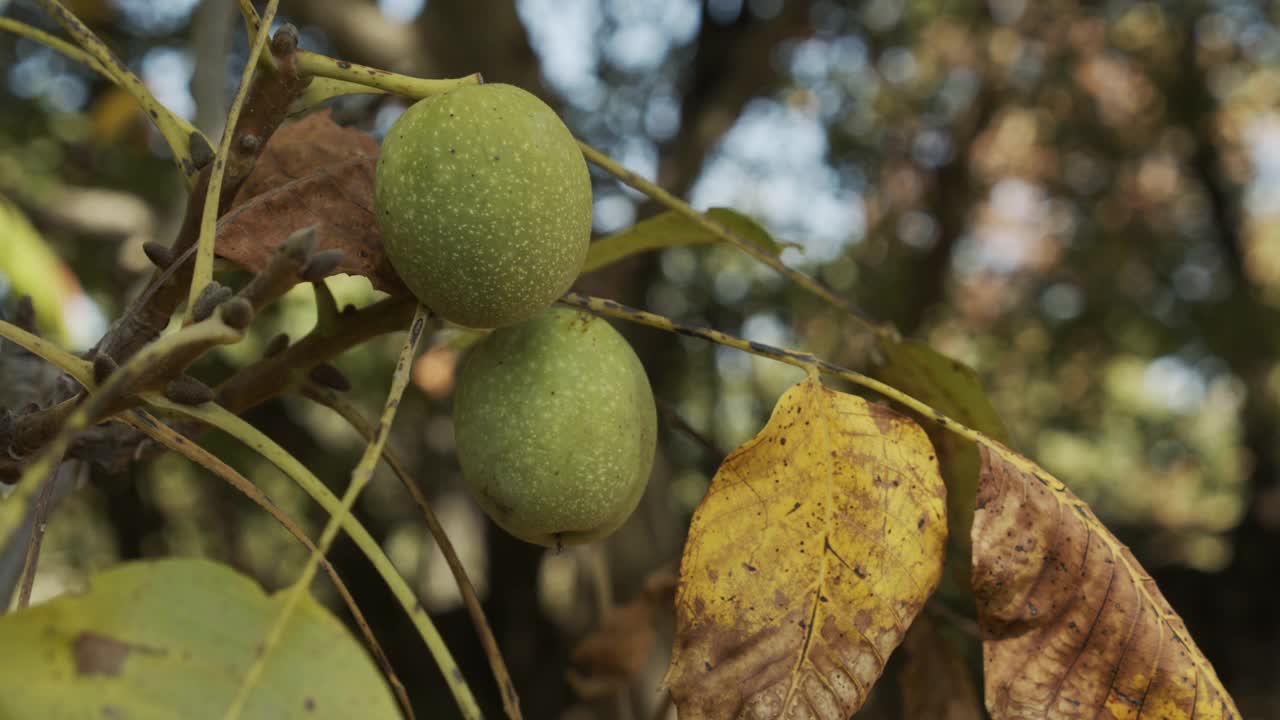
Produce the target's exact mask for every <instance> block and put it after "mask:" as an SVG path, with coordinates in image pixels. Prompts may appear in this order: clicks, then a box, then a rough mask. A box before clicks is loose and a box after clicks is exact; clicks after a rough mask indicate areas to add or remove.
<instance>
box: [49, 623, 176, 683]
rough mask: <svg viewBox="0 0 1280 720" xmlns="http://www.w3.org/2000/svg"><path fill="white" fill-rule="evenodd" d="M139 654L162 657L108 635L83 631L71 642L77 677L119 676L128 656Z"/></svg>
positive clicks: (159, 652)
mask: <svg viewBox="0 0 1280 720" xmlns="http://www.w3.org/2000/svg"><path fill="white" fill-rule="evenodd" d="M135 652H139V653H145V654H148V655H163V654H164V651H163V650H160V649H158V648H151V647H147V646H145V645H137V644H131V643H126V642H123V641H120V640H117V639H115V638H113V637H110V636H108V635H102V634H99V633H95V632H91V631H85V632H82V633H80V634H79V635H77V636H76V638H75V640H72V641H71V654H72V656H73V657H74V658H75V663H76V674H77V675H111V676H115V675H119V674H120V671H121V670H122V669H123V668H124V663H125V661H126V660H128V659H129V655H131V654H132V653H135Z"/></svg>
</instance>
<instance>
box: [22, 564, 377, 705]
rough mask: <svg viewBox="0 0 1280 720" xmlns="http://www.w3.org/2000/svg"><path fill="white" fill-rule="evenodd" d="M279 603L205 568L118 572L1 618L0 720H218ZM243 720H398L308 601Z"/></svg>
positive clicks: (337, 628)
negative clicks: (76, 591) (74, 593)
mask: <svg viewBox="0 0 1280 720" xmlns="http://www.w3.org/2000/svg"><path fill="white" fill-rule="evenodd" d="M282 602H283V595H275V596H270V597H269V596H267V595H266V594H264V593H263V592H262V590H261V589H260V588H259V587H258V586H257V585H256V584H255V583H254V582H253V581H252V580H250V579H248V578H246V577H244V576H242V575H239V574H237V573H236V572H234V571H232V570H231V569H229V568H227V567H226V566H223V565H219V564H217V563H213V562H209V561H207V560H191V559H181V560H178V559H169V560H160V561H156V562H137V563H130V564H126V565H122V566H120V567H117V568H114V569H112V570H109V571H107V572H104V573H102V574H100V575H97V576H95V577H94V578H93V580H92V584H91V587H90V589H89V592H88V593H87V594H84V595H79V596H65V597H61V598H58V599H56V600H53V601H52V602H49V603H47V604H44V605H39V606H36V607H32V608H30V609H27V610H23V611H21V612H16V613H13V614H10V615H6V616H4V617H3V618H0V648H4V652H3V653H0V717H6V718H8V717H14V718H47V719H48V720H59V719H60V718H68V719H69V718H91V717H92V718H116V717H118V718H130V719H131V720H147V719H150V718H156V719H159V718H192V719H195V718H221V717H222V714H223V712H224V711H225V710H226V708H227V706H228V705H229V704H230V703H231V701H232V699H233V698H234V696H235V693H236V690H237V689H238V688H239V685H240V682H241V678H242V676H243V673H244V671H245V669H246V668H247V667H248V666H249V664H250V662H251V661H252V660H253V658H254V655H255V653H257V652H258V651H259V644H260V642H261V641H262V638H263V637H264V636H265V634H266V632H267V628H268V626H269V624H270V623H271V621H272V620H273V619H274V618H275V617H276V616H277V615H278V614H279V612H280V605H281V603H282ZM242 717H245V718H294V717H297V718H353V717H359V718H396V717H399V713H398V710H397V709H396V704H395V700H394V699H393V697H392V695H391V692H390V690H389V689H388V688H387V684H386V682H385V681H384V680H383V678H382V676H381V675H380V674H379V673H378V670H377V669H376V667H375V666H374V664H373V662H372V661H371V660H370V659H369V657H368V655H366V653H365V652H364V650H363V648H362V647H361V646H360V645H359V644H358V643H357V642H356V641H355V639H354V638H353V637H352V636H351V635H350V634H349V633H348V632H347V629H346V628H345V627H344V626H343V625H342V624H341V623H340V622H338V620H337V619H336V618H334V617H333V616H332V615H331V614H329V612H328V611H327V610H325V609H324V608H322V607H321V606H320V605H319V604H317V603H316V602H315V600H314V599H312V598H311V597H310V596H308V597H306V598H304V599H303V601H302V602H301V603H300V604H299V606H298V608H297V610H296V611H295V613H294V615H293V617H292V618H291V620H290V622H289V625H288V627H287V629H286V631H285V635H284V637H283V639H282V642H281V644H280V645H279V647H277V648H276V650H275V652H273V653H272V655H271V658H270V660H269V663H268V665H267V666H266V670H265V672H264V673H263V676H262V682H261V683H260V684H259V685H258V686H257V688H256V689H255V690H254V693H253V695H252V696H250V698H249V702H248V705H247V706H246V712H245V714H244V715H243V716H242Z"/></svg>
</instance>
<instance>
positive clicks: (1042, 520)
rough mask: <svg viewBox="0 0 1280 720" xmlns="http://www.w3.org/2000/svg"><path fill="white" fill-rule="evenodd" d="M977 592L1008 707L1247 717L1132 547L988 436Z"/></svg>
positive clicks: (1032, 714) (991, 668)
mask: <svg viewBox="0 0 1280 720" xmlns="http://www.w3.org/2000/svg"><path fill="white" fill-rule="evenodd" d="M979 449H980V451H981V454H982V476H981V479H980V480H979V485H978V511H977V513H976V514H975V515H974V520H973V593H974V599H975V600H976V601H977V605H978V622H979V624H980V625H981V627H982V635H983V642H982V659H983V666H984V667H985V684H986V689H985V694H986V700H987V709H988V710H990V711H991V716H992V717H993V718H995V720H1002V718H1048V717H1052V718H1076V717H1080V718H1097V717H1108V718H1134V719H1138V720H1140V719H1142V718H1190V717H1196V718H1239V717H1240V712H1239V711H1238V710H1236V707H1235V704H1234V703H1233V702H1232V700H1231V696H1229V695H1228V694H1227V691H1226V690H1225V689H1223V687H1222V683H1221V682H1219V681H1218V676H1217V675H1216V674H1215V673H1214V671H1213V667H1212V666H1210V665H1209V661H1208V660H1206V659H1205V657H1204V655H1202V654H1201V653H1200V649H1199V648H1197V647H1196V644H1195V642H1193V641H1192V639H1191V636H1190V634H1188V633H1187V628H1186V626H1185V625H1184V624H1183V622H1182V618H1180V617H1178V614H1177V613H1175V612H1174V611H1173V608H1171V607H1170V606H1169V603H1168V602H1167V601H1166V600H1165V599H1164V596H1163V595H1162V594H1161V593H1160V589H1159V588H1157V587H1156V585H1155V583H1154V582H1152V580H1151V578H1150V577H1149V576H1148V575H1147V573H1146V571H1144V570H1143V569H1142V566H1141V565H1139V564H1138V561H1137V559H1135V558H1134V557H1133V554H1132V553H1131V552H1129V549H1128V548H1126V547H1125V546H1124V545H1122V544H1120V541H1118V540H1117V539H1116V538H1115V536H1114V535H1112V534H1111V532H1110V531H1108V530H1107V529H1106V528H1105V527H1103V525H1102V523H1100V522H1099V521H1098V518H1097V517H1095V516H1094V514H1093V511H1091V510H1090V509H1089V506H1088V505H1086V504H1085V503H1084V502H1083V501H1081V500H1080V499H1079V498H1077V497H1076V496H1075V495H1074V494H1073V493H1072V492H1071V491H1070V490H1069V489H1067V487H1066V486H1065V485H1063V484H1062V483H1061V482H1059V481H1057V480H1055V479H1054V478H1053V477H1051V476H1050V475H1049V474H1048V473H1046V472H1044V471H1043V470H1041V469H1040V468H1039V467H1037V466H1036V465H1035V464H1034V463H1032V462H1031V461H1030V460H1027V459H1025V458H1021V457H1017V456H1014V459H1015V460H1016V461H1017V462H1013V461H1011V460H1010V459H1008V458H1006V457H1002V456H1001V455H998V454H996V453H995V452H993V451H992V450H991V449H990V448H988V447H986V446H980V447H979Z"/></svg>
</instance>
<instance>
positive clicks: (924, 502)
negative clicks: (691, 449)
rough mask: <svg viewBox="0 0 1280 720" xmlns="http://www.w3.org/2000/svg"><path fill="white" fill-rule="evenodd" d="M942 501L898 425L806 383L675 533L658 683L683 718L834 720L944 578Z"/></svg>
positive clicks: (921, 452)
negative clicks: (669, 636) (673, 586)
mask: <svg viewBox="0 0 1280 720" xmlns="http://www.w3.org/2000/svg"><path fill="white" fill-rule="evenodd" d="M945 503H946V489H945V487H944V486H943V483H942V478H941V477H940V476H939V474H938V464H937V461H936V460H935V458H934V452H933V448H932V447H931V446H930V445H929V440H928V438H927V437H926V436H925V434H924V431H923V430H921V429H920V427H919V426H918V425H916V424H915V423H914V422H912V421H911V420H910V419H908V418H906V417H904V416H902V415H899V414H898V413H895V412H893V411H892V410H889V409H888V408H885V407H882V406H879V405H873V404H870V403H868V402H867V401H865V400H863V399H862V398H859V397H855V396H853V395H846V394H844V393H839V392H835V391H833V390H829V389H827V388H825V387H823V386H822V384H821V383H820V382H819V381H818V380H816V379H814V378H810V379H808V380H806V381H805V382H803V383H801V384H800V385H797V386H795V387H793V388H791V389H790V390H788V391H787V392H786V394H784V395H783V396H782V398H781V399H780V400H779V401H778V404H777V406H776V407H775V408H774V410H773V416H772V417H771V418H770V419H769V424H768V425H767V426H766V427H765V428H764V430H762V431H761V432H760V434H759V435H757V436H756V437H755V438H754V439H752V440H751V441H749V442H747V443H746V444H745V445H743V446H742V447H740V448H738V449H737V450H736V451H734V453H733V454H731V455H730V456H729V457H728V458H726V459H725V461H724V463H723V464H722V465H721V466H720V470H719V472H717V473H716V476H715V479H714V480H712V482H711V488H710V489H709V490H708V491H707V495H706V497H705V498H703V500H702V504H701V505H699V507H698V510H697V512H696V513H695V514H694V517H693V524H692V526H691V527H690V529H689V539H688V541H687V543H686V544H685V548H684V557H683V559H682V561H681V566H680V585H679V588H678V590H677V594H676V640H675V649H674V656H673V658H672V664H671V668H670V670H669V671H668V674H667V684H668V686H669V687H670V688H671V693H672V696H673V697H674V698H675V701H676V705H677V706H678V708H679V710H680V717H681V718H682V720H696V719H697V718H731V717H744V716H745V717H749V718H760V719H764V718H818V719H828V720H846V718H848V717H849V716H850V715H851V714H852V713H853V712H854V711H855V710H857V709H858V708H859V707H861V706H862V704H863V702H865V700H866V698H867V694H868V692H870V690H871V687H872V685H873V684H874V683H875V681H876V679H877V678H878V677H879V676H880V673H881V672H883V670H884V664H885V662H886V660H887V659H888V657H889V655H890V653H892V652H893V650H894V649H895V648H896V647H897V646H898V644H899V643H900V642H901V641H902V637H903V635H904V634H905V633H906V631H907V627H908V626H910V625H911V622H912V621H913V620H914V619H915V617H916V615H917V614H918V613H919V611H920V609H921V608H922V607H923V606H924V603H925V600H926V599H928V597H929V595H930V594H932V593H933V591H934V589H935V588H936V587H937V585H938V581H939V579H940V577H941V574H942V560H943V545H944V542H945V539H946V532H947V527H946V516H945V512H946V511H945Z"/></svg>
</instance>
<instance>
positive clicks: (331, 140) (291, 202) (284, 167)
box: [218, 111, 406, 294]
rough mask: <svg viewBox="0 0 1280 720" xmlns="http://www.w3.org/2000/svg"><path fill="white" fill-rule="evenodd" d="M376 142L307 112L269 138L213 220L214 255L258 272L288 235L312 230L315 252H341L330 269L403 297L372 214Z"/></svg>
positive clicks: (321, 115)
mask: <svg viewBox="0 0 1280 720" xmlns="http://www.w3.org/2000/svg"><path fill="white" fill-rule="evenodd" d="M377 165H378V144H377V143H376V142H374V140H373V138H371V137H369V136H368V135H366V134H364V133H362V132H360V131H359V130H355V129H353V128H344V127H340V126H338V125H337V124H336V123H334V122H333V120H332V119H331V118H330V117H329V112H328V111H325V112H320V113H316V114H314V115H309V116H307V117H306V118H304V119H303V120H301V121H299V122H297V123H295V124H293V125H290V126H288V127H286V128H284V129H282V130H280V131H279V132H277V133H276V134H274V135H273V136H272V137H271V141H270V142H268V143H267V147H266V149H265V150H264V151H263V153H262V157H261V158H259V159H258V163H257V165H256V166H255V167H254V170H253V173H252V174H251V175H250V176H249V178H248V179H247V180H246V181H245V184H244V187H242V188H240V192H239V193H238V194H237V195H236V199H235V201H234V202H233V204H232V207H231V209H230V210H229V211H228V212H227V213H226V214H225V215H223V216H222V217H221V218H219V219H218V255H219V256H220V257H223V258H226V259H228V260H230V261H231V262H233V263H235V264H237V265H239V266H241V267H243V268H245V269H247V270H254V271H256V270H261V269H262V268H263V267H265V266H266V264H267V262H269V261H270V259H271V257H272V255H273V254H274V251H275V248H276V247H277V246H279V245H280V244H281V243H283V242H284V241H285V240H286V239H287V238H288V237H289V236H290V235H292V234H293V233H294V232H296V231H298V230H301V229H303V228H306V227H311V226H315V228H316V238H317V244H318V248H319V249H320V250H330V249H335V248H336V249H341V250H343V251H345V253H346V254H345V255H343V257H342V262H340V263H339V264H338V266H337V268H336V269H335V270H334V272H339V273H349V274H352V275H364V276H366V277H368V278H369V280H370V282H372V283H373V286H374V287H375V288H377V289H379V290H383V291H385V292H389V293H392V294H400V293H404V292H406V290H405V288H404V283H403V282H402V281H401V280H400V276H399V275H397V274H396V271H395V269H394V268H392V267H391V262H390V261H389V260H388V259H387V256H386V253H384V252H383V249H382V236H381V235H380V234H379V232H378V223H377V220H376V217H375V215H374V210H373V184H374V175H375V171H376V168H377Z"/></svg>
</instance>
